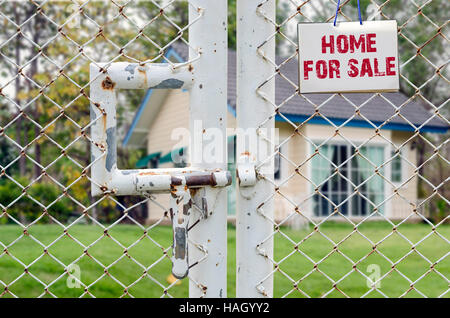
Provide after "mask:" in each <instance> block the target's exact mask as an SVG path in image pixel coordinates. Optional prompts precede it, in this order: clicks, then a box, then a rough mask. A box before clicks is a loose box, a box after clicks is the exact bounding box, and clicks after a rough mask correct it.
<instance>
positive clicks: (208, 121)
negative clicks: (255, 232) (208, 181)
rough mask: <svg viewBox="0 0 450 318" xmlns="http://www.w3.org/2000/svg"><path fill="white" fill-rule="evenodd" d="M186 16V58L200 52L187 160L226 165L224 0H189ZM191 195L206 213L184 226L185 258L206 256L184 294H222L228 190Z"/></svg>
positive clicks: (193, 270) (203, 164) (208, 189)
mask: <svg viewBox="0 0 450 318" xmlns="http://www.w3.org/2000/svg"><path fill="white" fill-rule="evenodd" d="M199 14H200V15H201V16H200V17H199ZM195 20H196V21H195ZM189 21H190V23H193V24H192V25H191V26H190V27H189V45H190V46H191V48H190V52H189V54H190V59H193V58H195V57H196V56H198V55H199V54H200V57H199V59H198V60H196V61H195V63H192V66H193V68H194V69H193V74H194V85H193V87H192V88H191V90H190V131H191V137H190V146H189V156H190V163H191V164H192V166H194V167H199V168H202V169H206V168H212V169H215V168H221V169H224V170H226V168H227V144H226V142H227V136H226V116H227V0H214V1H211V0H191V1H190V6H189ZM194 21H195V22H194ZM199 136H200V138H199ZM202 136H203V137H202ZM208 138H211V139H212V141H211V140H209V139H208ZM199 139H202V140H203V142H201V143H200V142H199ZM212 142H215V143H216V144H215V145H214V146H215V151H219V153H220V152H221V153H220V155H219V156H215V159H213V160H211V159H212V158H211V157H209V155H210V154H211V151H210V150H209V149H211V147H212ZM216 155H217V153H216ZM203 198H205V199H206V200H204V199H203ZM193 201H194V202H195V203H196V205H197V206H204V205H205V204H206V206H207V213H206V215H207V218H204V219H202V220H201V222H199V223H198V224H197V225H195V226H194V227H192V229H191V230H190V231H189V240H190V242H191V243H190V244H189V258H190V264H193V262H194V261H198V260H199V259H201V258H202V256H204V255H207V256H206V257H203V259H202V260H201V261H200V262H199V263H198V264H197V265H195V266H193V267H192V268H191V270H190V274H189V276H190V279H191V280H190V284H189V296H190V297H202V296H203V297H226V296H227V190H226V188H220V189H219V188H212V187H205V188H203V189H201V190H199V191H197V192H194V193H193ZM194 243H195V244H194ZM199 247H200V249H199ZM201 249H204V251H201Z"/></svg>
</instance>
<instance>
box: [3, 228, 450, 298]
mask: <svg viewBox="0 0 450 318" xmlns="http://www.w3.org/2000/svg"><path fill="white" fill-rule="evenodd" d="M358 229H359V232H360V233H361V234H358V233H354V234H353V235H351V236H350V237H349V238H347V239H346V240H345V241H344V242H343V243H342V244H339V246H338V251H339V252H340V253H339V252H336V251H335V252H332V251H333V244H332V243H331V242H330V241H329V240H328V239H326V238H325V237H324V236H323V235H321V234H320V233H318V232H314V231H313V230H312V229H308V230H302V231H295V230H292V229H288V228H282V229H281V230H280V232H277V233H276V234H275V246H276V249H275V255H274V259H275V261H277V262H279V271H277V272H276V273H275V275H274V280H275V290H274V296H275V297H281V296H283V295H286V294H287V296H288V297H303V296H304V295H303V294H302V293H301V292H299V290H301V291H302V292H304V293H306V294H307V295H309V296H311V297H320V296H324V295H325V294H327V293H328V291H330V290H331V292H330V293H329V294H327V296H328V297H343V295H342V294H341V293H340V292H339V291H337V290H335V289H333V283H332V282H331V281H330V280H329V279H331V280H335V281H338V280H339V279H341V278H342V277H344V276H345V278H344V279H343V280H341V281H339V282H338V284H337V288H338V289H339V290H341V291H342V292H344V293H345V294H346V295H348V296H350V297H360V296H362V295H363V294H365V293H366V292H367V291H368V290H369V288H368V287H367V281H366V279H365V278H364V277H363V276H362V275H361V274H360V273H359V272H362V273H364V274H365V275H370V273H369V272H368V267H369V265H370V264H376V265H378V266H379V268H380V273H381V275H385V274H386V273H388V274H387V275H386V277H385V278H384V279H383V280H382V281H381V286H380V291H381V292H382V293H384V294H385V295H386V296H389V297H398V296H401V295H402V294H404V293H405V292H406V291H408V290H409V289H410V281H408V280H407V279H406V278H405V277H407V278H409V279H410V280H411V281H412V282H415V281H416V280H418V279H419V278H420V277H422V276H423V275H424V274H425V273H427V272H428V271H429V269H430V264H429V263H428V262H427V261H426V260H424V259H423V258H422V256H423V257H425V258H427V259H428V260H429V261H430V262H432V263H434V262H436V261H438V260H440V261H439V263H438V264H437V265H436V266H435V267H434V268H435V269H436V270H437V271H438V272H439V273H440V274H441V275H442V276H444V277H446V278H447V279H448V277H449V276H450V260H449V259H448V258H445V255H446V254H448V253H449V245H448V244H447V243H446V241H445V240H444V239H442V238H441V237H439V236H438V235H437V234H435V233H433V234H431V235H430V236H429V237H428V238H427V239H425V240H423V241H422V242H421V243H420V244H419V245H417V247H416V248H415V250H413V249H412V248H411V244H410V243H409V242H408V240H409V241H410V242H412V243H414V244H415V243H417V242H418V241H420V240H422V238H424V237H425V236H427V235H428V234H430V232H431V227H430V226H428V225H425V224H403V225H400V226H399V228H398V231H397V232H394V233H393V234H392V235H391V236H390V237H389V238H387V239H386V240H384V241H383V242H382V243H381V244H379V245H378V246H377V251H379V252H381V253H382V254H383V255H384V256H382V255H380V254H378V253H376V252H374V251H373V248H372V245H371V244H370V243H369V242H368V241H367V240H366V239H365V238H363V237H362V235H364V236H365V237H367V238H368V239H370V240H372V241H373V242H377V241H379V240H381V239H382V238H383V237H385V236H386V235H388V234H389V233H392V228H391V227H390V226H389V225H388V224H386V223H381V222H371V223H367V224H363V225H361V226H360V227H359V228H358ZM320 232H321V233H322V234H324V235H326V236H327V237H328V238H329V239H331V240H333V241H334V242H339V241H340V240H342V239H343V238H345V237H346V236H347V235H348V234H349V233H351V232H352V227H351V226H349V225H346V224H340V223H329V224H324V225H322V226H321V227H320ZM437 232H438V233H439V234H440V235H441V236H442V237H445V238H446V239H448V238H449V237H450V226H449V225H442V226H440V227H439V228H438V229H437ZM68 233H69V235H70V237H69V236H63V237H62V238H61V239H60V240H59V241H58V242H57V243H55V244H52V245H50V246H49V247H48V252H49V254H51V255H52V256H54V257H56V258H57V259H58V260H60V261H61V262H62V263H64V264H69V263H70V262H73V261H74V260H77V259H79V260H78V262H77V264H78V265H79V266H80V270H81V280H82V282H83V283H84V284H86V285H88V286H89V285H91V284H92V286H90V287H89V291H90V293H92V294H93V295H95V296H96V297H119V296H121V295H123V292H124V288H123V286H121V285H120V284H119V283H117V282H116V281H115V279H117V280H119V281H120V282H122V283H123V284H124V285H125V286H129V285H130V284H132V283H133V282H135V281H136V280H137V279H139V277H141V276H142V274H143V269H142V268H141V267H140V266H138V265H136V264H135V263H134V262H133V261H132V260H131V259H130V258H129V257H132V258H133V259H135V260H136V261H137V262H139V263H140V264H142V265H143V266H145V267H149V266H150V265H151V264H153V263H154V262H155V261H157V260H158V259H161V261H160V262H159V263H158V264H157V265H155V266H153V267H151V268H150V269H149V271H148V273H149V275H150V276H151V277H152V279H151V278H149V277H145V278H144V279H142V280H140V281H139V282H137V283H136V284H134V285H133V286H132V287H130V288H129V292H130V294H132V295H133V296H135V297H160V296H162V295H163V287H161V286H160V285H159V284H158V283H157V282H155V281H158V282H159V283H160V284H162V285H164V286H167V285H169V283H168V282H167V280H166V279H167V276H168V274H169V273H170V268H171V263H170V260H169V259H168V258H167V257H164V254H163V252H162V249H161V248H160V247H158V245H157V244H155V243H154V242H157V243H158V244H159V245H160V246H163V247H164V248H167V247H168V246H170V245H171V237H172V236H171V228H170V227H165V226H158V227H155V228H153V229H151V230H150V231H149V235H150V237H151V238H152V239H153V240H154V241H152V240H150V239H148V238H144V239H142V240H140V241H139V242H138V243H137V244H135V245H133V243H135V242H136V241H138V240H139V238H141V237H142V236H143V231H142V230H140V229H139V228H138V227H136V226H131V225H117V226H114V227H113V228H112V229H111V230H110V231H109V232H108V233H109V235H110V236H109V237H108V236H105V235H104V234H103V231H102V229H101V228H100V227H96V226H91V225H77V226H74V227H72V228H70V230H69V231H68ZM310 233H312V235H311V236H309V238H308V239H306V240H305V241H303V242H302V243H301V244H300V245H299V246H298V250H296V249H295V245H296V243H297V242H300V241H301V240H303V239H304V238H305V237H307V236H308V235H309V234H310ZM399 233H400V234H399ZM22 234H23V231H22V229H21V228H20V227H18V226H15V225H0V242H1V243H2V244H4V245H6V246H8V245H9V244H11V243H12V242H14V241H15V240H16V239H17V238H18V237H20V236H21V235H22ZM28 234H29V235H23V236H22V237H21V238H20V239H19V240H17V241H16V242H15V243H14V244H12V246H10V247H8V253H5V252H3V253H2V254H0V293H1V291H2V290H3V289H4V284H7V285H8V289H9V291H11V292H12V293H13V294H14V295H16V296H19V297H36V296H39V295H41V294H42V293H43V291H44V287H43V285H42V284H41V283H40V282H38V281H37V280H36V279H35V278H38V279H39V280H40V281H41V282H42V283H43V284H49V283H50V282H52V281H54V280H55V279H57V278H58V277H59V276H60V275H63V274H64V271H63V266H62V265H61V264H59V263H58V262H57V261H55V260H54V259H52V257H51V256H49V255H48V254H44V253H43V250H44V249H43V247H42V246H40V245H39V244H38V243H37V242H35V241H34V240H33V238H35V239H37V240H39V241H40V242H42V243H43V244H44V245H49V244H51V242H53V241H54V240H55V239H56V238H58V237H60V236H61V235H62V234H63V233H62V231H61V228H60V227H59V226H57V225H35V226H32V227H31V228H30V229H29V230H28ZM286 237H289V239H288V238H286ZM75 240H78V241H79V242H81V243H82V244H84V245H89V244H92V243H93V242H97V243H96V244H95V245H94V246H92V247H91V248H89V249H88V254H83V248H82V247H81V246H80V245H79V244H77V243H76V242H75ZM115 240H116V241H117V242H120V244H122V245H123V246H126V247H127V248H128V251H127V253H128V256H129V257H128V256H127V254H125V253H124V248H123V247H120V246H119V244H118V243H117V242H115ZM235 243H236V231H235V228H234V227H232V226H229V230H228V297H234V296H235V279H236V273H235V268H236V267H235V264H236V259H235V251H236V247H235ZM131 245H132V247H130V246H131ZM3 248H4V246H2V249H3ZM330 253H331V254H330ZM341 253H342V254H344V255H345V256H343V255H342V254H341ZM408 253H409V255H408V256H407V257H404V256H405V255H406V254H408ZM419 253H420V254H421V255H422V256H420V255H419ZM329 254H330V255H329ZM288 255H290V256H289V257H287V258H286V256H288ZM305 255H306V256H307V257H305ZM327 255H329V256H328V257H326V256H327ZM90 256H91V257H90ZM80 257H81V258H80ZM385 257H386V258H388V259H390V260H392V261H393V262H398V261H399V260H401V261H400V262H399V263H398V264H396V266H395V267H394V268H395V270H392V264H391V263H390V262H389V261H388V260H387V259H386V258H385ZM93 258H95V259H96V260H98V261H99V262H101V264H103V265H105V266H110V265H111V264H113V263H114V264H113V265H112V266H110V267H109V268H108V272H109V273H110V274H111V277H109V276H107V275H105V276H104V277H102V278H101V279H99V277H101V276H102V275H103V274H104V269H103V267H102V266H101V265H99V264H98V263H97V262H96V261H95V260H94V259H93ZM347 258H350V259H351V260H352V261H353V262H356V261H358V260H360V259H362V261H360V262H357V263H356V271H355V270H353V269H352V261H350V260H348V259H347ZM442 258H444V259H442ZM117 259H119V261H117V262H115V261H116V260H117ZM18 260H20V261H18ZM281 260H282V261H281ZM320 260H322V261H321V262H320V264H319V265H317V267H316V268H315V266H314V263H317V262H319V261H320ZM25 266H26V267H27V268H28V274H27V273H25V271H24V268H25ZM369 269H370V267H369ZM346 275H347V276H346ZM442 276H440V275H439V274H438V273H436V272H434V271H431V272H430V273H429V274H427V275H426V276H424V277H423V278H421V279H420V280H419V281H418V282H417V283H415V284H414V287H415V289H417V290H418V291H420V292H421V293H423V294H424V295H426V296H428V297H437V296H439V295H442V294H444V296H445V297H448V294H445V292H446V291H447V289H448V282H447V280H446V279H444V278H443V277H442ZM112 277H113V278H112ZM327 277H328V278H327ZM66 280H67V276H63V277H62V278H61V279H59V280H57V282H55V283H53V284H51V286H50V287H49V292H51V293H52V294H54V295H55V296H58V297H79V296H80V295H82V294H83V292H84V291H83V287H81V288H68V287H67V283H66ZM299 280H300V281H299ZM293 281H295V282H296V283H294V282H293ZM298 281H299V282H298ZM2 282H3V283H2ZM294 285H297V289H296V288H295V286H294ZM415 289H412V290H410V291H409V292H408V293H407V294H406V296H407V297H420V296H421V294H420V293H419V292H417V291H416V290H415ZM169 293H170V295H171V296H174V297H187V296H188V281H187V279H185V280H183V281H182V282H181V284H180V285H176V286H173V287H172V288H170V289H169ZM3 296H4V297H11V295H10V294H8V293H3ZM45 296H50V295H45ZM86 296H88V295H86ZM368 297H382V295H381V294H380V293H377V292H372V293H370V294H369V295H368Z"/></svg>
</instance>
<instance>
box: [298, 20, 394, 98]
mask: <svg viewBox="0 0 450 318" xmlns="http://www.w3.org/2000/svg"><path fill="white" fill-rule="evenodd" d="M298 48H299V84H300V93H330V92H392V91H398V89H399V67H398V65H399V64H398V49H397V21H393V20H389V21H364V22H363V24H362V25H361V24H360V23H359V22H339V23H337V24H336V26H334V25H333V24H332V23H300V24H298Z"/></svg>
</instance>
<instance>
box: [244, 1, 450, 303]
mask: <svg viewBox="0 0 450 318" xmlns="http://www.w3.org/2000/svg"><path fill="white" fill-rule="evenodd" d="M337 5H338V1H314V0H311V1H300V0H298V1H295V0H292V1H278V2H277V3H276V4H275V2H274V1H269V0H268V1H254V2H252V3H251V4H247V5H244V4H242V6H241V7H238V18H242V17H244V19H245V18H249V20H250V22H248V21H247V23H246V22H245V20H244V22H242V23H241V26H242V29H245V30H247V31H248V32H250V31H251V30H252V29H253V28H254V29H257V30H260V31H259V32H256V34H257V35H256V36H255V35H254V34H253V35H252V38H250V37H248V38H245V39H244V40H243V41H242V42H241V43H238V56H239V48H240V49H241V52H242V54H241V56H240V57H238V59H239V62H238V63H240V64H244V65H245V63H247V62H246V61H251V63H253V65H257V67H258V69H259V70H260V71H259V74H261V75H260V76H257V77H256V82H257V84H256V95H258V99H256V97H254V98H255V99H254V100H252V101H254V103H255V104H258V107H255V108H254V111H257V110H258V111H260V110H262V111H263V112H264V114H265V116H259V118H258V119H256V120H254V121H253V122H252V124H253V125H256V127H257V128H256V134H258V136H259V138H260V139H261V140H262V141H263V142H264V143H265V144H266V145H268V146H267V147H270V148H271V149H274V151H273V152H271V153H270V155H268V156H266V157H265V158H262V159H260V161H259V162H257V163H256V169H257V171H258V169H259V168H262V167H264V166H265V165H266V164H270V162H271V161H273V163H272V164H274V165H275V167H279V170H278V171H277V172H276V173H275V175H267V174H264V173H260V178H261V180H260V181H259V182H258V183H260V184H261V187H260V188H259V190H258V191H259V192H260V193H262V194H260V195H258V193H256V194H255V200H256V201H257V202H254V204H253V205H252V208H254V209H255V210H256V212H257V213H256V214H257V215H255V216H253V217H249V218H247V219H246V218H245V216H244V215H243V216H242V218H241V219H242V220H243V222H241V223H242V225H241V228H240V229H239V228H238V233H244V234H243V235H244V236H245V235H247V236H246V238H248V240H250V241H251V243H250V245H248V246H246V245H245V243H242V244H243V247H247V248H248V249H247V251H248V250H250V249H251V248H252V246H253V248H254V249H255V252H254V253H253V257H252V261H248V262H247V261H246V258H248V256H247V255H242V256H241V257H239V248H240V246H239V242H238V268H240V270H243V271H244V272H245V273H246V274H242V275H241V277H240V278H239V274H238V294H239V289H240V288H241V289H242V291H241V294H242V295H245V294H246V295H254V296H257V295H258V294H259V295H263V296H271V295H274V296H277V297H448V292H449V260H448V254H449V232H448V221H449V202H448V194H449V192H448V191H449V185H448V178H449V166H448V163H449V162H448V159H449V157H448V156H449V147H448V136H449V135H448V124H449V120H448V119H449V117H448V116H449V96H450V95H449V92H450V87H449V77H448V75H449V73H448V70H449V68H448V66H449V64H448V63H449V49H448V44H449V38H448V36H449V26H448V9H449V4H448V3H445V2H444V1H416V0H405V1H401V0H398V1H395V0H388V1H382V0H370V1H369V0H368V1H361V5H362V10H363V17H364V18H363V20H386V19H387V20H396V21H397V23H398V43H399V59H400V61H399V64H400V65H399V66H400V77H401V79H400V84H401V91H400V92H399V93H354V94H299V87H298V66H297V65H298V62H297V57H298V54H300V55H301V54H302V52H299V50H298V45H297V33H296V31H297V29H296V27H297V24H298V23H307V22H328V23H332V22H333V20H334V17H335V11H336V6H337ZM275 6H277V8H276V9H277V12H276V13H275ZM357 19H358V10H357V1H351V0H348V1H341V2H340V6H339V10H338V21H357ZM239 27H240V25H239V24H238V34H239V35H240V34H241V33H239V31H242V30H239ZM246 41H247V42H246ZM247 43H251V44H252V46H253V47H256V49H254V50H252V49H249V48H248V47H249V45H247ZM274 47H275V49H274ZM274 51H275V52H276V53H275V54H274V53H273V52H274ZM246 71H248V70H245V67H242V68H241V70H239V69H238V74H239V75H238V76H242V82H245V81H246V80H247V81H251V78H252V76H253V74H251V72H252V71H248V72H249V74H248V77H246V76H247V75H246V74H244V75H241V74H242V73H245V72H246ZM361 80H363V79H361ZM249 86H251V85H249ZM249 86H245V87H238V104H237V107H238V112H239V111H240V108H243V107H246V106H247V105H246V102H247V100H246V99H245V98H249V99H250V98H252V97H251V96H250V97H249V96H247V95H246V96H245V98H242V101H240V100H239V94H241V95H245V94H246V93H245V92H246V91H249V90H250V91H251V90H252V89H253V88H251V87H249ZM239 89H241V90H239ZM245 111H246V110H245V109H241V112H245ZM241 116H242V118H244V117H245V115H244V114H242V115H241ZM238 117H239V113H238ZM245 120H248V118H244V119H243V120H242V121H241V122H239V124H244V125H245V123H244V121H245ZM239 124H238V125H239ZM271 126H272V127H273V126H275V127H276V129H278V131H279V136H280V138H279V141H277V142H274V141H273V139H271V138H269V136H267V134H266V133H265V132H264V129H266V128H270V127H271ZM441 128H442V129H441ZM242 197H243V198H242V199H241V206H242V207H243V209H246V208H249V205H248V204H247V203H246V201H245V195H243V196H242ZM255 223H256V224H258V226H257V228H258V229H261V232H263V233H264V234H262V233H261V232H260V233H259V237H258V239H256V240H252V239H251V237H254V235H253V234H252V233H250V231H252V229H250V230H249V229H248V228H249V227H250V228H251V227H252V225H253V224H255ZM265 225H266V226H265ZM239 231H240V232H239ZM246 231H247V232H246ZM253 231H254V230H253ZM246 233H247V234H246ZM272 249H273V252H272ZM255 267H256V268H260V269H261V271H262V272H263V273H264V274H262V273H261V275H253V276H252V275H249V274H248V273H249V272H250V271H252V270H254V268H255ZM272 285H273V286H274V289H273V294H272V287H271V286H272ZM242 286H249V287H248V289H246V287H242Z"/></svg>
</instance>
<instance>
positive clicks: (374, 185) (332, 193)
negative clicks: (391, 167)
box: [311, 144, 384, 216]
mask: <svg viewBox="0 0 450 318" xmlns="http://www.w3.org/2000/svg"><path fill="white" fill-rule="evenodd" d="M312 151H313V152H314V148H313V150H312ZM319 153H320V156H319V155H316V156H314V157H313V159H312V170H311V171H312V181H313V182H314V184H315V185H316V186H319V191H320V193H321V194H322V195H320V194H315V195H314V197H313V211H314V215H315V216H328V215H330V214H331V213H333V211H334V208H335V206H338V211H339V212H340V213H342V214H343V215H346V216H366V215H369V214H370V213H372V212H373V211H374V208H375V207H377V208H378V211H379V212H380V213H384V206H383V205H381V206H380V204H381V202H383V201H384V182H383V181H384V180H383V179H382V177H380V176H379V175H376V174H375V167H374V166H372V164H371V163H369V161H368V160H370V161H371V162H372V163H373V164H374V165H376V166H380V165H381V164H382V163H383V161H384V148H383V147H380V146H365V147H361V148H360V153H361V155H362V156H360V155H356V156H353V157H352V159H350V160H349V157H350V156H352V155H354V153H355V148H354V147H352V146H350V145H343V144H326V145H323V146H321V147H320V149H319ZM363 156H364V157H365V158H367V159H368V160H366V159H364V157H363ZM336 166H339V169H338V171H339V173H336ZM383 172H384V169H383V168H382V169H380V173H381V174H382V175H383ZM355 186H359V192H358V193H356V194H355V193H354V188H355ZM313 188H315V186H314V185H313ZM313 191H314V189H313Z"/></svg>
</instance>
